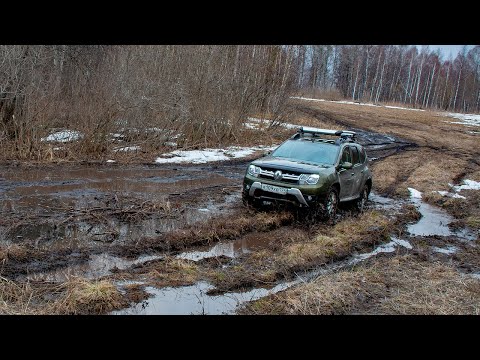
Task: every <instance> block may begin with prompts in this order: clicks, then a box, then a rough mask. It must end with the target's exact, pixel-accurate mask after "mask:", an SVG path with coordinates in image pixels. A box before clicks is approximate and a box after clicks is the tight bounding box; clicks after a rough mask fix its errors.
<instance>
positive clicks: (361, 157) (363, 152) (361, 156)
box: [358, 147, 366, 164]
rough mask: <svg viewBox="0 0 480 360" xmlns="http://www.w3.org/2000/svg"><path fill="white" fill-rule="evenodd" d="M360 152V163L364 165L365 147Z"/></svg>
mask: <svg viewBox="0 0 480 360" xmlns="http://www.w3.org/2000/svg"><path fill="white" fill-rule="evenodd" d="M358 150H359V151H360V163H361V164H363V163H364V162H365V158H366V156H365V149H364V148H363V147H360V148H359V149H358Z"/></svg>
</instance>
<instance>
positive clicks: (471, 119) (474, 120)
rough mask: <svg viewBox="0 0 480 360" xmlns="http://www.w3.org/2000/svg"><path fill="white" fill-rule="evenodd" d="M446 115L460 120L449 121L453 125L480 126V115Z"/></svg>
mask: <svg viewBox="0 0 480 360" xmlns="http://www.w3.org/2000/svg"><path fill="white" fill-rule="evenodd" d="M444 115H445V116H448V117H451V118H454V119H458V120H460V121H448V122H449V123H451V124H461V125H469V126H480V115H477V114H460V113H446V114H444Z"/></svg>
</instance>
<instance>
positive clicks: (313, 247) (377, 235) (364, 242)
mask: <svg viewBox="0 0 480 360" xmlns="http://www.w3.org/2000/svg"><path fill="white" fill-rule="evenodd" d="M400 228H401V226H399V225H398V224H397V223H396V220H395V219H391V218H388V217H387V216H385V215H383V214H381V213H380V212H378V211H368V212H365V213H363V214H361V215H360V216H358V217H355V218H348V219H346V220H344V221H342V222H340V223H338V224H336V225H335V226H334V227H328V226H322V227H321V228H320V233H317V234H315V235H313V237H312V236H311V235H310V234H308V233H306V232H293V234H292V237H290V238H288V237H287V240H286V241H284V242H283V243H282V244H281V245H280V246H278V247H271V248H268V249H263V250H261V251H255V252H253V253H251V254H249V255H247V256H245V257H244V258H243V259H242V262H241V264H240V265H238V266H234V267H229V268H225V269H214V270H209V271H208V272H206V274H205V276H206V277H207V278H208V279H209V280H210V281H211V282H212V283H213V284H214V285H215V286H216V289H215V290H214V291H212V293H219V292H225V291H231V290H234V289H238V288H249V287H253V286H257V285H273V284H274V282H275V281H276V280H279V279H284V278H289V277H291V276H292V275H294V274H295V273H296V272H297V271H302V270H308V269H311V268H313V267H318V266H320V265H322V264H326V263H328V262H330V261H336V260H341V259H343V258H345V257H347V256H349V255H351V254H352V252H353V251H355V250H361V249H365V248H367V247H370V246H372V245H374V244H377V243H381V242H384V241H385V240H387V239H389V235H390V234H391V233H392V232H394V231H396V230H397V231H399V229H400Z"/></svg>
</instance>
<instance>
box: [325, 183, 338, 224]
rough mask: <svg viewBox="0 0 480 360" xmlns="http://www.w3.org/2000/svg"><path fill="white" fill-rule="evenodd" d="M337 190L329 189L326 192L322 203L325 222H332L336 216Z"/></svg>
mask: <svg viewBox="0 0 480 360" xmlns="http://www.w3.org/2000/svg"><path fill="white" fill-rule="evenodd" d="M338 200H339V199H338V190H337V188H335V187H333V186H332V187H331V188H330V189H329V190H328V193H327V196H326V197H325V200H324V201H323V207H324V211H323V216H324V218H325V220H334V219H335V216H336V215H337V209H338Z"/></svg>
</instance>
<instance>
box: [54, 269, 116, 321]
mask: <svg viewBox="0 0 480 360" xmlns="http://www.w3.org/2000/svg"><path fill="white" fill-rule="evenodd" d="M62 288H63V289H62V290H63V296H61V297H60V299H58V300H57V301H55V302H54V304H53V312H54V313H60V314H105V313H107V312H109V311H112V310H115V309H118V308H121V307H122V305H123V297H122V295H121V294H120V292H119V291H118V289H117V288H116V287H115V285H114V284H113V283H111V282H109V281H107V280H91V281H90V280H86V279H82V278H76V277H74V278H71V279H69V281H67V282H65V283H64V284H62Z"/></svg>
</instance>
